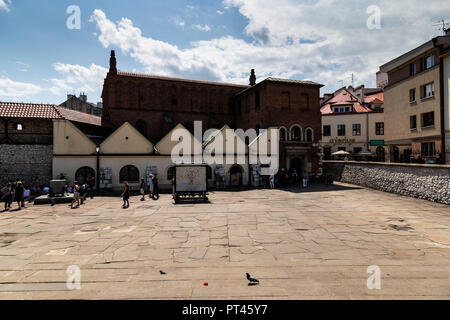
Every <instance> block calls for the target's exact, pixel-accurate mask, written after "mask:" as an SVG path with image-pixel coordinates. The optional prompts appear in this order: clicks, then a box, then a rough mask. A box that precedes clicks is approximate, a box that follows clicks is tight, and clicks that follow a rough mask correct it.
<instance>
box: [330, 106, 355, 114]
mask: <svg viewBox="0 0 450 320" xmlns="http://www.w3.org/2000/svg"><path fill="white" fill-rule="evenodd" d="M333 111H334V113H344V112H350V111H351V109H350V107H335V108H333Z"/></svg>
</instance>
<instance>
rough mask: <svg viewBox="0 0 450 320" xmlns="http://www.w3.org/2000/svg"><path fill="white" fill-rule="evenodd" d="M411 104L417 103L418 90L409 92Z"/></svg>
mask: <svg viewBox="0 0 450 320" xmlns="http://www.w3.org/2000/svg"><path fill="white" fill-rule="evenodd" d="M409 102H416V89H415V88H414V89H411V90H409Z"/></svg>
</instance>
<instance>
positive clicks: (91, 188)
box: [88, 177, 95, 199]
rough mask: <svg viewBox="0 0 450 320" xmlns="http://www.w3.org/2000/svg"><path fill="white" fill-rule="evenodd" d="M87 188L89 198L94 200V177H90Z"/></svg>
mask: <svg viewBox="0 0 450 320" xmlns="http://www.w3.org/2000/svg"><path fill="white" fill-rule="evenodd" d="M88 186H89V197H90V198H91V199H94V189H95V177H90V178H89V180H88Z"/></svg>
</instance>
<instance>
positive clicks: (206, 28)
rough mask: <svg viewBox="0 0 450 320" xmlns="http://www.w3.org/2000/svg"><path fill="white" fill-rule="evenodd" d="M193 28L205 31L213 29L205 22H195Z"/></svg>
mask: <svg viewBox="0 0 450 320" xmlns="http://www.w3.org/2000/svg"><path fill="white" fill-rule="evenodd" d="M192 29H196V30H200V31H205V32H208V31H211V27H210V26H208V25H207V24H205V25H204V26H202V25H201V24H194V25H192Z"/></svg>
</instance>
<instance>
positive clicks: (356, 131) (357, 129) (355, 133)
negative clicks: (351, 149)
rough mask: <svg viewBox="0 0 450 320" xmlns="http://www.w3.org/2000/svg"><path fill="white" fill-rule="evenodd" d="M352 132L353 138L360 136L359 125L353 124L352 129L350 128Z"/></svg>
mask: <svg viewBox="0 0 450 320" xmlns="http://www.w3.org/2000/svg"><path fill="white" fill-rule="evenodd" d="M352 132H353V135H354V136H360V135H361V124H359V123H354V124H353V128H352Z"/></svg>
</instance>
